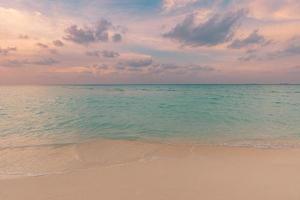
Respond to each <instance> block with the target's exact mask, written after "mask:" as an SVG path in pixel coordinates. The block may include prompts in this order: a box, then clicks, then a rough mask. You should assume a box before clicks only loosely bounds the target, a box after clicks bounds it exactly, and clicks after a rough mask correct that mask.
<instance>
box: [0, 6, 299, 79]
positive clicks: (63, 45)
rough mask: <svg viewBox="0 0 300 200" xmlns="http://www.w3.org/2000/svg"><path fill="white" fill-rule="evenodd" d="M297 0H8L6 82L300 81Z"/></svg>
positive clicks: (1, 71)
mask: <svg viewBox="0 0 300 200" xmlns="http://www.w3.org/2000/svg"><path fill="white" fill-rule="evenodd" d="M299 10H300V1H299V0H272V1H270V0H39V1H36V0H1V1H0V84H113V83H117V84H119V83H133V84H135V83H229V84H230V83H270V84H272V83H300V12H299Z"/></svg>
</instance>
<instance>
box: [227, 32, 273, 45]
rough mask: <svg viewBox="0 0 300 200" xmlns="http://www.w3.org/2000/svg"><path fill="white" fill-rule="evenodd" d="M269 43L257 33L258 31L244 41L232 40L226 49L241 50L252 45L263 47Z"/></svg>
mask: <svg viewBox="0 0 300 200" xmlns="http://www.w3.org/2000/svg"><path fill="white" fill-rule="evenodd" d="M269 43H270V41H268V40H266V38H265V37H264V36H262V35H260V34H259V33H258V30H254V31H253V32H252V33H251V34H250V35H248V36H247V37H246V38H244V39H236V40H234V41H233V42H232V43H231V44H230V45H229V46H228V47H229V48H233V49H241V48H245V47H249V46H253V45H259V46H264V45H267V44H269Z"/></svg>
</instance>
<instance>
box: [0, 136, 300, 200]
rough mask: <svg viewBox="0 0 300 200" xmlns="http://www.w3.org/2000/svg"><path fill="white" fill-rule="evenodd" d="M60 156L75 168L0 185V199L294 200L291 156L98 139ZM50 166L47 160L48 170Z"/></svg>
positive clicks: (297, 193) (295, 167)
mask: <svg viewBox="0 0 300 200" xmlns="http://www.w3.org/2000/svg"><path fill="white" fill-rule="evenodd" d="M62 148H64V149H63V151H68V149H72V151H73V153H74V154H73V156H74V157H76V159H77V161H78V163H80V167H78V168H77V169H75V168H74V169H72V170H69V171H65V172H63V173H49V174H44V175H40V176H22V177H14V178H6V179H2V180H0V199H1V200H19V199H30V200H44V199H47V200H48V199H49V200H81V199H90V200H94V199H95V200H96V199H106V200H117V199H128V200H129V199H130V200H138V199H144V200H147V199H149V200H150V199H175V200H177V199H178V200H179V199H195V200H196V199H207V200H224V199H225V200H226V199H228V200H229V199H230V200H235V199H236V200H238V199H243V200H248V199H249V200H250V199H251V200H252V199H256V200H260V199H261V200H267V199H272V200H276V199H278V200H282V199H289V200H293V199H295V200H298V199H299V198H300V190H299V189H300V176H299V168H300V149H298V148H280V149H272V148H270V149H259V148H245V147H226V146H213V145H195V144H189V143H175V142H174V143H160V142H147V141H126V140H105V139H100V140H95V141H90V142H87V143H83V144H77V145H75V146H74V145H70V146H67V147H62ZM23 150H24V149H23ZM47 151H48V150H47ZM50 154H51V156H53V157H55V156H56V155H58V154H55V153H54V154H53V152H52V153H50ZM59 154H61V153H59ZM1 155H2V156H3V154H1ZM55 162H56V160H55V159H53V162H49V163H47V165H53V164H54V163H55ZM33 164H35V163H33ZM78 166H79V165H78Z"/></svg>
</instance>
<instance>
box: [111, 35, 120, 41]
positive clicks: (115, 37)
mask: <svg viewBox="0 0 300 200" xmlns="http://www.w3.org/2000/svg"><path fill="white" fill-rule="evenodd" d="M112 39H113V41H114V42H121V41H122V35H121V34H120V33H116V34H114V35H113V37H112Z"/></svg>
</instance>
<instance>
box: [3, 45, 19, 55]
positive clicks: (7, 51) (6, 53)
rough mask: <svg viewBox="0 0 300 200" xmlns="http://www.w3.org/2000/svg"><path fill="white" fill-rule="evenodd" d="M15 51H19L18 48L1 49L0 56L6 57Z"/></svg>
mask: <svg viewBox="0 0 300 200" xmlns="http://www.w3.org/2000/svg"><path fill="white" fill-rule="evenodd" d="M13 51H17V48H16V47H7V48H4V49H2V48H1V47H0V55H3V56H6V55H8V54H9V53H10V52H13Z"/></svg>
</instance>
